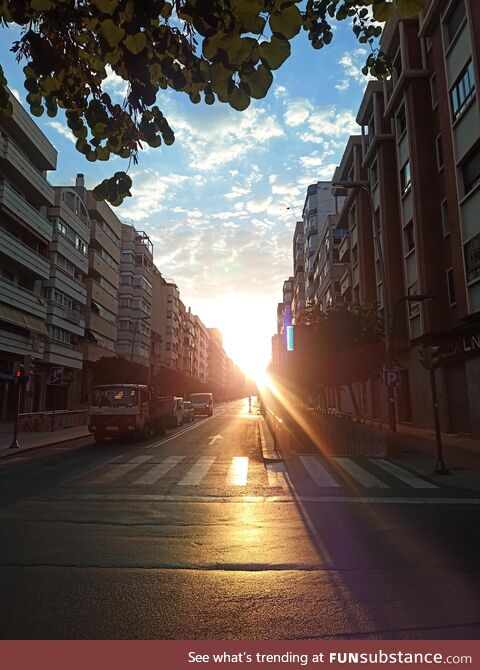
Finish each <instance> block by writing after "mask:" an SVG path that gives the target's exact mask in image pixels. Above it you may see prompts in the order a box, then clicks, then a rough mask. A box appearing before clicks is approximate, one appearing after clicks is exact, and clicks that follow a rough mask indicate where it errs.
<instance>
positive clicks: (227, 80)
mask: <svg viewBox="0 0 480 670" xmlns="http://www.w3.org/2000/svg"><path fill="white" fill-rule="evenodd" d="M426 2H427V0H307V2H306V3H304V2H303V1H302V0H175V2H174V3H173V4H171V3H170V2H165V1H164V0H149V1H148V2H145V1H144V0H142V1H140V0H0V26H3V27H7V28H8V27H9V26H10V25H13V24H15V25H16V26H20V29H21V34H20V37H18V34H17V33H16V32H15V33H14V35H15V37H16V38H15V39H13V41H12V44H11V50H12V51H13V53H14V54H15V55H16V58H17V61H18V63H19V64H24V67H23V72H24V74H25V88H26V90H27V93H28V94H27V96H26V100H27V102H28V104H29V105H30V112H31V113H32V114H33V115H34V116H37V117H39V116H42V115H43V114H44V113H46V114H47V115H48V116H50V117H55V116H56V115H57V113H58V110H59V108H60V109H62V110H64V113H65V116H66V120H67V124H68V127H69V128H70V129H71V131H72V133H73V135H74V136H75V138H76V148H77V150H78V151H79V152H80V153H81V154H83V155H84V156H85V158H86V159H87V160H88V161H91V162H94V161H97V160H100V161H107V160H108V159H109V158H110V156H111V155H112V154H113V155H116V156H120V157H121V158H125V159H128V160H129V165H130V161H131V162H133V163H136V162H137V160H138V153H139V150H141V149H142V147H143V146H144V145H148V146H150V147H159V146H160V145H161V144H162V143H163V144H166V145H170V144H172V143H173V142H174V139H175V137H174V133H173V130H172V128H171V127H170V125H169V123H168V121H167V119H166V118H165V116H164V115H163V113H162V111H161V110H160V108H159V107H158V106H157V98H158V93H159V91H160V89H162V90H165V89H168V88H170V89H173V90H175V91H179V92H183V93H185V94H187V95H188V96H189V98H190V100H191V102H192V103H194V104H197V103H200V102H201V101H202V100H203V102H204V103H206V104H207V105H212V104H214V103H215V102H216V101H219V102H222V103H228V104H230V105H231V107H233V108H234V109H236V110H238V111H242V110H245V109H246V108H247V107H248V105H249V104H250V101H251V99H252V98H256V99H258V98H263V97H264V96H265V95H266V94H267V92H268V89H269V88H270V86H271V84H272V81H273V72H274V71H275V70H277V69H278V68H280V67H281V66H282V64H283V63H284V62H285V61H286V60H287V58H288V57H289V56H290V52H291V44H290V43H291V41H292V39H293V38H294V37H295V36H296V35H297V34H298V33H299V31H300V30H301V29H303V30H305V31H306V32H307V33H308V39H309V40H310V42H311V44H312V47H313V48H315V49H321V48H322V47H324V46H326V45H328V44H329V43H330V42H331V41H332V38H333V34H334V33H333V28H334V25H333V24H334V22H335V21H342V20H347V19H348V20H351V21H352V27H353V32H354V33H355V35H356V37H357V39H358V40H359V42H360V43H362V44H367V45H369V46H370V53H369V54H368V57H367V59H366V63H365V66H364V68H363V72H364V74H368V73H370V74H371V75H373V76H376V77H384V76H386V75H388V73H389V63H388V61H387V59H386V57H385V54H383V53H382V52H381V51H379V50H378V48H376V46H375V45H376V40H377V39H378V37H379V36H380V34H381V31H382V30H381V26H380V25H379V23H378V22H385V21H387V20H388V19H389V18H390V17H391V16H392V13H393V11H395V10H398V11H400V12H401V13H403V14H406V15H414V14H418V13H419V12H420V11H421V10H422V9H423V8H424V6H425V4H426ZM7 35H8V32H7V31H6V30H4V31H3V35H2V37H5V36H7ZM17 37H18V39H17ZM111 73H114V74H115V75H116V76H117V77H120V78H121V79H123V80H124V81H125V83H126V85H127V94H126V97H125V100H124V101H123V104H118V103H116V102H114V101H113V100H112V98H111V97H110V95H109V93H108V76H109V74H111ZM326 75H329V72H327V73H326ZM6 86H7V81H6V79H5V76H4V71H3V70H2V68H1V65H0V113H3V114H6V115H9V114H12V104H11V101H10V94H9V92H8V90H7V88H6ZM127 170H128V168H127ZM131 185H132V181H131V178H130V177H129V176H128V174H127V173H126V172H125V171H118V172H116V173H115V174H114V175H113V176H112V177H111V178H109V179H104V180H103V181H102V182H101V183H100V184H99V185H98V186H96V187H95V189H94V196H95V197H96V198H97V199H98V200H108V201H109V202H110V203H111V204H112V205H120V204H121V203H122V202H123V199H124V198H125V197H127V196H130V187H131Z"/></svg>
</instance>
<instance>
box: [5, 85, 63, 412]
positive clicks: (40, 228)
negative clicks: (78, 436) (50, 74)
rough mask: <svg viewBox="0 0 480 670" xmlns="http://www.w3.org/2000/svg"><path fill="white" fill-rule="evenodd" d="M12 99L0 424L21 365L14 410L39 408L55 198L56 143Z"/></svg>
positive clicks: (10, 406)
mask: <svg viewBox="0 0 480 670" xmlns="http://www.w3.org/2000/svg"><path fill="white" fill-rule="evenodd" d="M11 101H12V104H13V116H12V117H10V118H6V117H3V116H0V421H5V420H7V419H9V418H11V417H12V415H13V413H14V410H15V403H16V393H15V388H14V386H13V384H12V375H13V374H14V372H15V369H16V367H17V366H18V365H20V364H22V365H24V367H25V371H26V372H27V374H29V382H28V385H27V386H26V387H25V388H24V389H22V394H23V395H22V401H21V408H22V409H30V408H32V407H34V408H38V409H40V408H41V403H42V394H44V390H43V389H42V387H43V386H44V383H45V369H44V366H43V364H42V362H43V357H44V354H45V349H46V342H47V338H48V336H49V332H48V329H47V324H46V320H47V301H46V299H45V298H44V296H43V295H42V284H43V282H48V281H49V280H50V257H49V245H50V243H51V242H52V239H53V231H52V224H51V222H50V221H49V220H48V218H47V208H48V207H50V206H53V205H54V202H55V192H54V189H53V187H52V186H51V185H50V184H49V182H48V180H47V172H48V171H49V170H55V168H56V163H57V152H56V150H55V148H54V147H53V146H52V145H51V144H50V142H49V141H48V140H47V138H46V137H45V136H44V135H43V133H42V132H41V131H40V129H39V128H38V127H37V126H36V124H35V123H34V122H33V121H32V119H31V118H30V117H29V115H28V114H27V113H26V112H25V110H24V109H23V107H22V106H21V105H20V103H19V102H18V101H17V100H16V99H15V98H14V97H13V96H11Z"/></svg>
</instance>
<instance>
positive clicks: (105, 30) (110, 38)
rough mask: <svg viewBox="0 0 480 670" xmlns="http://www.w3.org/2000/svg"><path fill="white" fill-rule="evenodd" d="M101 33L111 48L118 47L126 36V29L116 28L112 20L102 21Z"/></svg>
mask: <svg viewBox="0 0 480 670" xmlns="http://www.w3.org/2000/svg"><path fill="white" fill-rule="evenodd" d="M100 32H101V34H102V35H103V37H104V38H105V41H106V42H107V44H108V46H110V47H116V46H117V44H118V43H119V42H120V41H121V40H122V39H123V37H124V35H125V31H124V29H123V28H119V27H118V26H116V25H115V24H114V22H113V21H112V19H107V20H106V21H102V24H101V26H100Z"/></svg>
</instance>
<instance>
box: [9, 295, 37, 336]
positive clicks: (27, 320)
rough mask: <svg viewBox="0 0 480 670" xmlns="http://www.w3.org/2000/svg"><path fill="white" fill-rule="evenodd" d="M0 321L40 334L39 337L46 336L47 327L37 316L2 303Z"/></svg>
mask: <svg viewBox="0 0 480 670" xmlns="http://www.w3.org/2000/svg"><path fill="white" fill-rule="evenodd" d="M0 321H6V322H7V323H13V324H14V325H15V326H20V328H26V329H27V330H31V331H33V332H34V333H40V335H48V330H47V326H46V325H45V323H44V322H43V321H42V319H40V318H39V317H38V316H33V315H32V314H27V313H26V312H21V311H20V310H19V309H15V307H10V305H5V303H3V302H2V303H0Z"/></svg>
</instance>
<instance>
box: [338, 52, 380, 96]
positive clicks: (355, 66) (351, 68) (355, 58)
mask: <svg viewBox="0 0 480 670" xmlns="http://www.w3.org/2000/svg"><path fill="white" fill-rule="evenodd" d="M367 53H368V52H367V50H366V49H365V48H364V47H358V48H357V49H353V50H352V51H346V52H345V53H344V54H342V56H341V57H340V59H339V61H338V64H339V65H340V67H341V68H342V70H343V78H342V79H341V80H340V82H339V83H338V84H336V85H335V88H336V89H337V90H338V91H346V90H347V89H348V88H350V84H352V83H356V84H358V85H359V86H361V87H363V88H364V87H365V86H366V85H367V83H368V81H369V80H370V79H372V77H371V76H365V75H364V74H363V72H362V67H363V66H364V65H365V61H366V56H367Z"/></svg>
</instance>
